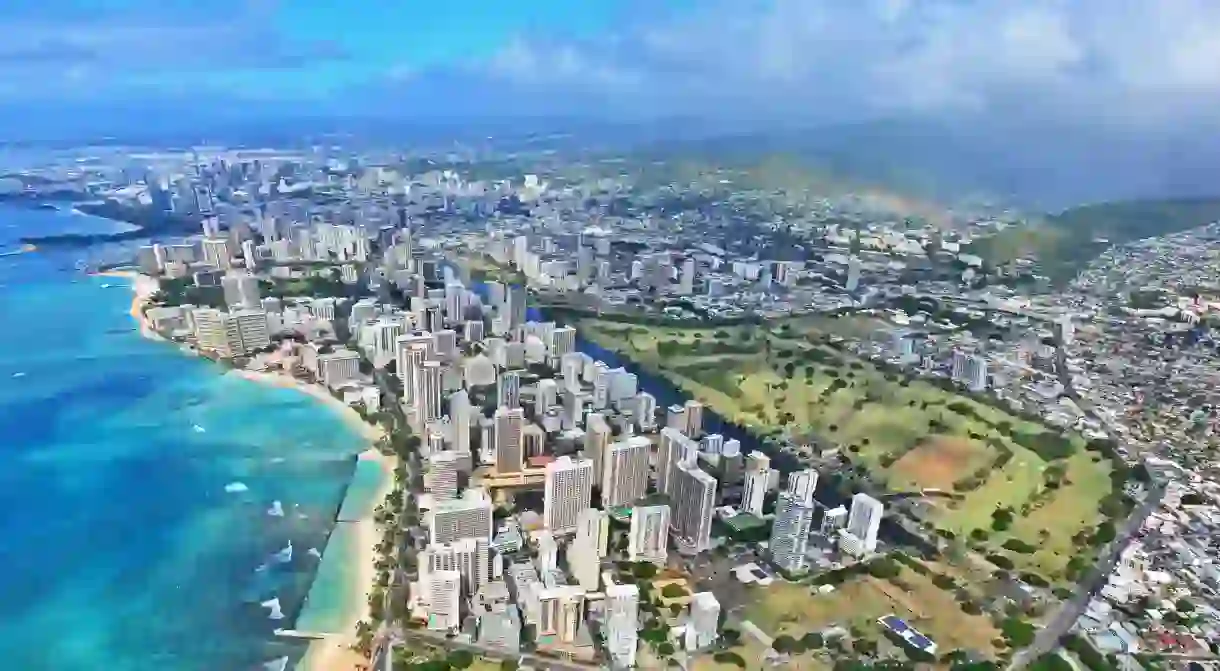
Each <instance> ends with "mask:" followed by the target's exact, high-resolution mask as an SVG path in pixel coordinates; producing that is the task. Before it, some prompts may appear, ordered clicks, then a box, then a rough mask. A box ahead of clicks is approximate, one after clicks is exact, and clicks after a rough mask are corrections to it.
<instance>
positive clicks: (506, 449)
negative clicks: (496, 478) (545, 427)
mask: <svg viewBox="0 0 1220 671" xmlns="http://www.w3.org/2000/svg"><path fill="white" fill-rule="evenodd" d="M495 423H496V471H497V472H499V473H520V472H521V469H522V467H523V466H524V465H525V452H524V445H523V444H522V440H521V433H522V428H523V425H524V423H525V411H524V410H522V409H521V408H505V407H501V408H500V409H498V410H496V415H495Z"/></svg>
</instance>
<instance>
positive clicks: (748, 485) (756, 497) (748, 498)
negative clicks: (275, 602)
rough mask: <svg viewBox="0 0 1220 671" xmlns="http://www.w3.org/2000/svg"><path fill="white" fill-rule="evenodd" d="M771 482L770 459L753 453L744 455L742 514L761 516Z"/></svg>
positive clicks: (760, 453)
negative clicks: (744, 473)
mask: <svg viewBox="0 0 1220 671" xmlns="http://www.w3.org/2000/svg"><path fill="white" fill-rule="evenodd" d="M770 481H771V458H770V457H768V456H767V455H765V454H763V453H762V452H758V451H754V452H751V453H749V454H747V455H746V478H745V488H744V490H743V491H742V495H741V510H742V512H747V513H750V514H751V515H755V516H761V515H762V514H763V503H764V502H765V501H766V498H767V491H768V490H769V489H770V487H769V483H770Z"/></svg>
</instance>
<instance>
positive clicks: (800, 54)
mask: <svg viewBox="0 0 1220 671" xmlns="http://www.w3.org/2000/svg"><path fill="white" fill-rule="evenodd" d="M15 4H16V5H17V7H15V8H10V7H6V9H5V13H4V16H3V17H2V18H0V107H7V108H10V109H21V108H23V107H26V106H32V105H37V106H38V107H40V108H46V107H48V106H50V105H60V106H62V108H63V109H65V110H67V109H69V108H71V107H72V106H74V105H80V106H88V105H99V104H127V103H131V104H140V103H146V104H149V105H152V106H153V107H154V108H156V107H157V106H158V105H162V106H164V105H178V104H184V102H186V101H190V102H191V103H192V104H194V105H207V104H208V103H209V101H214V104H216V105H222V104H227V103H230V102H235V101H258V102H260V103H262V104H264V105H270V106H272V107H276V106H280V105H285V106H293V105H295V106H300V105H302V104H309V105H312V106H314V108H315V110H316V111H318V112H323V111H324V112H327V113H335V114H351V113H387V112H389V111H390V110H388V109H387V107H391V106H394V105H396V104H408V103H409V104H410V105H411V106H412V107H411V108H410V109H401V110H393V111H394V113H395V114H401V115H410V114H413V113H419V114H428V115H444V114H448V113H471V112H474V111H477V110H478V109H479V108H480V107H486V106H487V105H488V104H491V103H492V101H495V100H497V99H500V100H511V98H513V97H514V96H517V97H520V98H526V99H527V100H512V101H511V102H509V103H508V104H505V105H503V107H504V109H503V110H502V113H504V114H513V113H520V114H526V113H528V114H544V113H556V114H558V113H562V114H575V115H580V114H587V115H591V116H592V115H603V116H604V115H627V116H635V117H650V116H663V115H674V114H688V115H690V114H695V115H701V116H707V117H711V118H724V119H726V120H733V119H741V118H746V119H750V118H756V119H760V120H763V119H776V120H790V121H803V122H810V121H818V120H820V119H832V120H843V119H847V118H867V117H875V116H879V115H888V116H893V115H909V114H921V115H948V114H962V113H969V114H977V113H993V114H1004V115H1008V116H1014V115H1015V116H1028V117H1031V118H1033V117H1038V118H1044V119H1045V120H1048V121H1049V120H1056V121H1060V120H1074V121H1087V122H1088V123H1090V124H1098V123H1109V124H1120V125H1134V126H1138V127H1156V126H1160V125H1169V124H1179V123H1182V122H1184V121H1186V122H1192V123H1193V122H1202V121H1204V120H1206V119H1207V118H1208V117H1211V116H1214V113H1213V112H1214V109H1215V108H1216V107H1215V106H1216V105H1218V104H1220V41H1217V40H1216V39H1215V35H1217V34H1220V3H1217V2H1214V1H1212V0H1158V1H1156V2H1148V1H1146V0H1075V1H1072V0H1003V1H998V0H997V1H985V0H705V1H697V0H683V1H681V2H661V1H657V0H653V1H652V2H644V1H642V0H620V1H615V0H580V1H579V2H572V1H571V0H534V1H532V2H525V3H511V2H502V1H492V0H467V1H466V2H456V3H450V2H434V1H430V2H418V1H415V2H402V3H385V2H372V1H370V0H351V1H350V2H344V3H337V2H331V1H329V0H279V1H277V0H244V1H229V2H217V3H208V2H197V1H193V0H192V1H187V0H169V1H166V0H42V1H41V2H38V3H33V2H19V3H15ZM489 88H496V89H497V91H496V94H495V95H488V91H486V90H485V89H489ZM249 111H250V112H254V111H255V110H249ZM483 111H484V112H486V113H488V114H494V113H495V112H496V110H489V109H484V110H483Z"/></svg>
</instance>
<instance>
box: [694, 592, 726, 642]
mask: <svg viewBox="0 0 1220 671" xmlns="http://www.w3.org/2000/svg"><path fill="white" fill-rule="evenodd" d="M719 627H720V602H719V601H717V600H716V595H714V594H712V593H711V592H697V593H695V594H694V595H693V596H692V597H691V601H690V619H689V620H688V621H687V624H686V641H685V643H686V650H687V651H688V652H689V651H694V650H702V649H703V648H706V647H708V646H710V645H712V644H713V643H715V642H716V639H717V638H719V637H720V634H719V632H718V629H719Z"/></svg>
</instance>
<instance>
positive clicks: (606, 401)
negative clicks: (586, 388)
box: [593, 361, 610, 410]
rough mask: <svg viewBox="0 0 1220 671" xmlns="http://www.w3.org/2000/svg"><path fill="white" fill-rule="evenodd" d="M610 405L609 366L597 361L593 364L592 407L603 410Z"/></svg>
mask: <svg viewBox="0 0 1220 671" xmlns="http://www.w3.org/2000/svg"><path fill="white" fill-rule="evenodd" d="M609 405H610V367H609V366H607V365H606V364H605V363H603V362H601V361H598V362H597V363H595V364H593V408H594V409H596V410H605V409H606V408H607V407H608V406H609Z"/></svg>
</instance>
